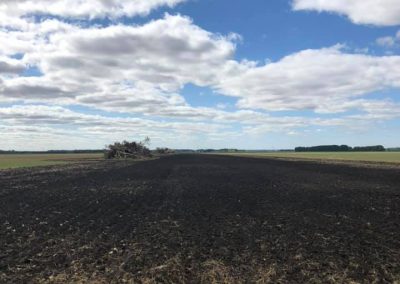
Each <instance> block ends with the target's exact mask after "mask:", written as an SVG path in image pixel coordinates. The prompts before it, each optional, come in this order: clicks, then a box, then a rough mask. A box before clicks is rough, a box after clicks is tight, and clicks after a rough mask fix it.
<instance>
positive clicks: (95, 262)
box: [0, 155, 400, 283]
mask: <svg viewBox="0 0 400 284" xmlns="http://www.w3.org/2000/svg"><path fill="white" fill-rule="evenodd" d="M399 280H400V170H399V169H395V168H393V169H380V168H371V167H368V168H367V167H362V166H360V167H355V166H346V165H334V164H332V165H330V164H318V163H313V162H302V161H281V160H273V159H253V158H241V157H225V156H211V155H176V156H169V157H164V158H161V159H158V160H151V161H144V162H138V163H125V162H119V163H106V162H103V163H96V164H91V165H80V166H57V167H47V168H37V169H30V170H26V169H24V170H12V171H11V170H10V171H1V172H0V282H1V283H38V282H40V283H43V282H48V283H64V282H81V283H88V282H93V283H110V282H114V283H122V282H124V281H125V282H135V283H153V282H161V283H180V282H181V283H199V282H203V283H210V282H214V283H233V282H247V283H255V282H257V281H258V283H268V282H271V283H279V282H281V283H303V282H307V283H320V282H321V283H337V282H339V283H347V282H351V281H355V282H361V283H370V282H373V281H376V283H385V282H386V283H393V282H396V281H399Z"/></svg>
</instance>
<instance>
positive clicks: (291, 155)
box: [226, 152, 400, 163]
mask: <svg viewBox="0 0 400 284" xmlns="http://www.w3.org/2000/svg"><path fill="white" fill-rule="evenodd" d="M226 155H234V156H243V157H257V158H263V157H264V158H286V159H311V160H342V161H360V162H380V163H400V152H307V153H303V152H302V153H298V152H271V153H233V154H231V153H229V154H226Z"/></svg>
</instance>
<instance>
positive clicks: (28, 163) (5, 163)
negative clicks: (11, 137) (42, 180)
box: [0, 154, 103, 170]
mask: <svg viewBox="0 0 400 284" xmlns="http://www.w3.org/2000/svg"><path fill="white" fill-rule="evenodd" d="M102 157H103V155H102V154H0V170H1V169H12V168H26V167H36V166H49V165H60V164H67V163H80V162H84V161H86V162H87V161H93V160H99V159H101V158H102Z"/></svg>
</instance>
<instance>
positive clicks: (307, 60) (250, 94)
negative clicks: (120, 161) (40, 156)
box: [0, 0, 400, 150]
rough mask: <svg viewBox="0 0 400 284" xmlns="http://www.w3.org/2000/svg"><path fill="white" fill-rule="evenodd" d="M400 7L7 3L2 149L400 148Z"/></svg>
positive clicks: (255, 1) (239, 0)
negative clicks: (131, 143)
mask: <svg viewBox="0 0 400 284" xmlns="http://www.w3.org/2000/svg"><path fill="white" fill-rule="evenodd" d="M399 92H400V0H352V1H351V3H349V1H347V0H270V1H265V0H251V1H248V0H246V1H245V0H235V1H231V0H118V1H117V0H91V1H89V0H88V1H85V0H35V1H33V0H2V1H1V2H0V149H3V150H11V149H14V150H55V149H99V148H103V147H104V146H105V145H107V144H110V143H112V142H114V141H120V140H141V139H144V138H145V137H146V136H148V137H150V138H151V141H152V142H151V147H153V148H154V147H161V146H163V147H170V148H179V149H188V148H191V149H199V148H240V149H289V148H293V147H296V146H311V145H320V144H321V145H322V144H348V145H351V146H364V145H377V144H382V145H384V146H386V147H396V146H400V96H399Z"/></svg>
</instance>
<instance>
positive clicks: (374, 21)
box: [293, 0, 400, 26]
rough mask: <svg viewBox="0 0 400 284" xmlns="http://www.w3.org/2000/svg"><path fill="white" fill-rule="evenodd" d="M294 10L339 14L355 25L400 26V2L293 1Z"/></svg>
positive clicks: (389, 0)
mask: <svg viewBox="0 0 400 284" xmlns="http://www.w3.org/2000/svg"><path fill="white" fill-rule="evenodd" d="M293 9H294V10H311V11H318V12H332V13H338V14H341V15H345V16H347V17H348V18H349V19H350V20H351V21H352V22H354V23H355V24H370V25H377V26H395V25H400V0H293Z"/></svg>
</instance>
